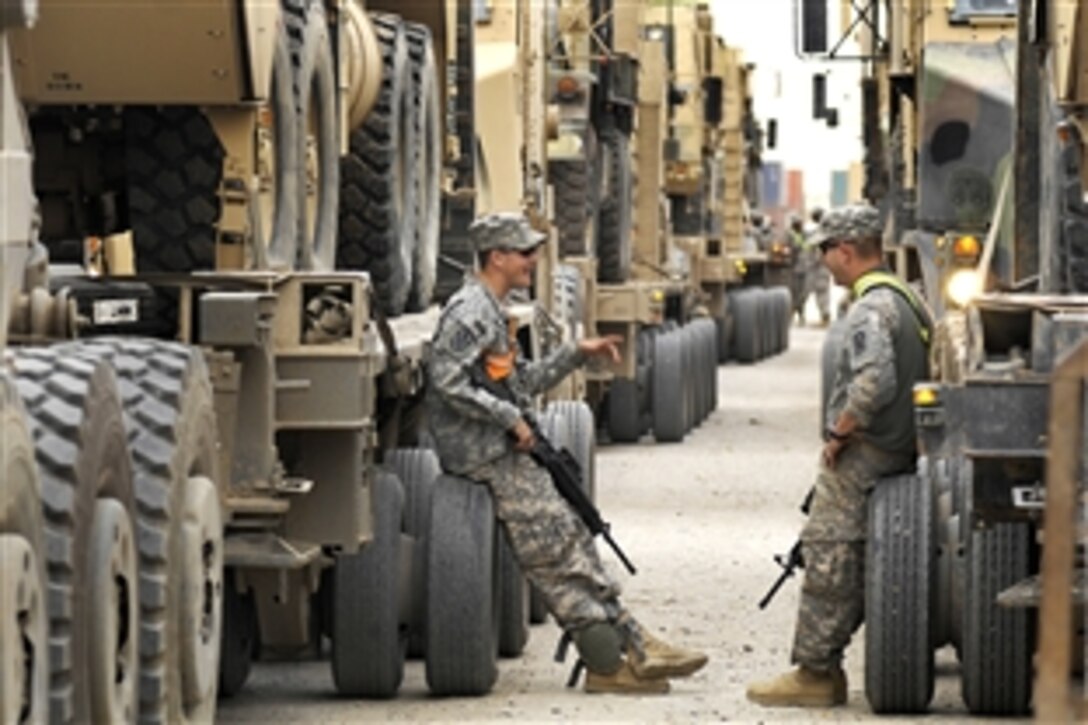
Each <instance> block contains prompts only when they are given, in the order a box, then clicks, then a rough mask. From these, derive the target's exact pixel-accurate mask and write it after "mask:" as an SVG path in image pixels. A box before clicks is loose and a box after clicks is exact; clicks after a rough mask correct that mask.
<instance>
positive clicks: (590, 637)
mask: <svg viewBox="0 0 1088 725" xmlns="http://www.w3.org/2000/svg"><path fill="white" fill-rule="evenodd" d="M571 639H573V640H574V646H575V647H577V648H578V656H579V657H580V658H581V660H582V662H584V663H585V665H586V669H588V670H589V671H590V672H593V673H595V674H599V675H611V674H613V673H614V672H616V670H618V669H619V668H620V665H621V664H622V663H623V637H622V636H621V635H620V633H619V632H618V631H617V630H616V627H615V626H614V625H612V624H611V623H609V622H595V623H594V624H590V625H587V626H585V627H582V628H581V629H578V630H575V631H574V632H572V633H571Z"/></svg>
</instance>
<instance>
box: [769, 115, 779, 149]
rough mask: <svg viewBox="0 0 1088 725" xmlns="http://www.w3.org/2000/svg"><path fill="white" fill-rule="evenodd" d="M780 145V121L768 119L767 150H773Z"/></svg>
mask: <svg viewBox="0 0 1088 725" xmlns="http://www.w3.org/2000/svg"><path fill="white" fill-rule="evenodd" d="M777 145H778V119H777V118H769V119H767V148H768V149H773V148H774V147H775V146H777Z"/></svg>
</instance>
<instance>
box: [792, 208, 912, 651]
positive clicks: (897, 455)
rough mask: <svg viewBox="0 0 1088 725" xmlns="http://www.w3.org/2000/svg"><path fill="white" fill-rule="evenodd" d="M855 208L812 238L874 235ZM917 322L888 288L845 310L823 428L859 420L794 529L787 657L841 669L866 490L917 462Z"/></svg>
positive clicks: (859, 584)
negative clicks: (795, 594)
mask: <svg viewBox="0 0 1088 725" xmlns="http://www.w3.org/2000/svg"><path fill="white" fill-rule="evenodd" d="M860 208H861V209H865V210H867V211H868V212H871V214H868V213H861V212H858V214H860V216H862V217H863V219H862V221H860V222H859V221H857V220H856V219H853V218H852V215H853V214H854V212H855V211H856V210H857V209H859V207H846V208H845V209H841V210H836V211H833V212H832V213H830V214H828V216H827V217H826V218H825V221H824V222H823V223H822V224H821V228H820V231H821V236H820V237H819V238H837V239H848V238H850V236H849V235H850V234H852V233H853V234H857V235H858V236H861V235H862V234H863V233H864V234H865V235H869V234H871V233H872V231H873V229H872V226H873V224H875V222H876V221H878V216H877V215H876V211H875V210H874V209H872V208H871V207H860ZM844 215H845V217H846V218H845V220H844V219H843V216H844ZM866 227H869V228H866ZM859 230H860V231H859ZM825 232H826V234H824V233H825ZM878 233H879V228H878V227H877V235H878ZM855 238H857V237H855ZM817 243H818V242H817ZM863 279H864V276H863ZM857 289H858V282H855V290H857ZM923 323H924V324H928V318H926V319H924V320H919V319H917V318H915V313H914V312H913V311H912V308H911V307H910V305H909V303H907V302H906V301H905V300H904V299H903V298H902V296H901V295H900V293H899V292H896V291H894V290H892V289H888V288H886V287H877V288H874V289H872V290H871V291H869V292H868V293H866V294H863V295H862V296H860V297H859V298H858V299H856V300H855V301H854V303H853V304H852V305H851V307H850V309H849V311H848V312H847V316H846V335H845V337H844V339H843V344H842V346H841V347H840V349H839V351H838V354H837V358H836V363H835V364H836V368H835V371H834V378H833V383H832V388H831V393H830V397H829V399H828V410H827V420H826V421H825V424H826V425H827V426H828V428H831V427H832V426H833V425H834V423H835V421H836V420H838V418H839V416H840V415H841V414H842V413H843V412H846V413H849V414H850V415H851V416H852V417H853V418H854V419H855V420H857V422H858V424H859V426H858V429H857V431H856V432H855V434H854V435H853V436H852V437H851V439H850V441H849V443H848V444H847V446H846V448H845V449H844V450H842V452H841V453H840V454H839V457H838V460H837V461H836V464H835V467H834V468H833V469H831V468H828V467H826V466H825V465H823V463H822V462H821V464H820V471H819V474H818V476H817V479H816V486H815V494H814V496H813V500H812V507H811V509H810V511H809V519H808V522H807V524H806V526H805V528H804V530H803V531H802V534H801V540H802V555H803V557H804V561H805V579H804V582H803V584H802V587H801V603H800V608H799V614H798V620H797V628H796V632H795V636H794V644H793V652H792V655H791V656H792V660H793V662H795V663H797V664H801V665H804V666H805V667H807V668H809V669H811V670H815V671H817V672H829V671H831V670H833V669H835V668H837V667H838V666H839V665H840V662H841V660H842V655H843V650H844V649H845V648H846V646H847V644H849V642H850V638H851V636H852V635H853V633H854V632H855V631H856V630H857V628H858V626H859V625H860V624H861V621H862V617H863V613H864V604H865V599H864V594H865V579H864V576H865V537H866V533H867V528H868V525H867V521H868V496H869V492H870V491H871V490H872V488H873V486H874V485H875V484H876V483H877V480H878V479H879V478H881V477H882V476H886V475H890V474H893V473H897V472H901V471H905V470H909V469H910V468H911V467H912V466H913V464H914V457H915V442H914V419H913V413H912V410H911V389H912V387H913V385H914V383H915V382H917V381H918V380H920V379H923V378H924V377H925V375H926V343H925V339H926V338H925V336H924V334H919V332H920V330H919V327H920V325H922V324H923Z"/></svg>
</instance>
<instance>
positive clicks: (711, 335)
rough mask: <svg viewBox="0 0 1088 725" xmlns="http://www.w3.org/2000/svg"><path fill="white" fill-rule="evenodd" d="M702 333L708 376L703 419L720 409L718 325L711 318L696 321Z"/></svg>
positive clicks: (706, 374)
mask: <svg viewBox="0 0 1088 725" xmlns="http://www.w3.org/2000/svg"><path fill="white" fill-rule="evenodd" d="M696 324H697V325H698V326H699V332H700V334H701V335H702V355H703V375H704V377H705V378H706V394H705V396H704V399H703V420H706V419H707V418H708V417H710V414H711V413H713V412H714V411H715V410H717V409H718V346H717V335H718V331H717V327H716V326H715V324H714V321H713V320H711V319H706V318H703V319H700V320H697V321H696Z"/></svg>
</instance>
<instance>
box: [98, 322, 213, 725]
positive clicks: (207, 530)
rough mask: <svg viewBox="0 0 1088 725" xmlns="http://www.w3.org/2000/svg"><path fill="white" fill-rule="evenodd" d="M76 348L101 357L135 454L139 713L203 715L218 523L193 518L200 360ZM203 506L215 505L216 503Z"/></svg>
mask: <svg viewBox="0 0 1088 725" xmlns="http://www.w3.org/2000/svg"><path fill="white" fill-rule="evenodd" d="M81 349H82V350H84V351H85V352H86V353H87V354H93V355H97V356H99V357H101V358H103V359H105V360H108V361H109V362H110V364H111V365H112V367H113V369H114V372H115V373H116V375H117V379H118V382H119V383H120V389H121V397H122V401H123V405H124V411H125V418H124V420H125V429H126V432H127V435H128V448H129V450H130V451H131V453H132V459H133V473H134V476H135V489H136V498H137V500H138V502H139V507H138V509H137V516H136V528H137V532H138V536H137V540H138V542H139V548H140V642H141V644H140V719H141V720H142V721H145V722H156V723H165V722H169V723H178V722H186V721H193V722H201V721H208V720H211V719H212V718H213V717H214V715H215V701H216V693H217V688H218V678H217V677H216V668H217V663H218V659H219V645H220V638H221V632H220V626H221V621H222V619H221V618H222V606H223V599H222V597H223V586H222V576H223V573H222V556H223V542H222V525H221V523H220V524H218V530H217V531H216V530H215V529H216V528H217V524H216V521H215V517H214V515H213V516H211V517H201V516H199V515H198V510H197V509H198V507H197V503H199V502H198V501H196V499H198V498H200V496H201V495H203V496H205V497H206V496H207V494H208V489H209V482H214V481H215V479H216V472H217V465H218V463H217V440H218V438H217V433H216V417H215V409H214V407H213V403H212V389H211V382H210V378H209V375H208V370H207V367H206V366H205V363H204V357H203V355H202V354H201V352H200V351H199V350H198V349H196V348H192V347H189V346H186V345H180V344H177V343H171V342H164V341H159V340H138V339H133V338H105V337H103V338H95V339H94V340H93V341H90V342H87V343H84V344H83V345H81ZM213 485H214V484H213ZM212 493H214V488H212ZM202 503H203V505H204V506H205V507H212V508H214V509H215V510H217V505H218V502H217V501H208V500H206V498H205V500H204V501H203V502H202ZM213 514H214V511H213ZM198 525H200V526H198ZM194 562H196V563H197V564H198V565H200V566H202V567H204V568H203V569H202V570H201V571H199V572H193V574H194V575H196V576H197V577H198V579H199V580H198V581H193V579H192V577H191V576H190V575H189V572H190V570H191V569H192V568H193V563H194ZM194 588H198V589H199V591H194ZM196 611H199V612H201V613H202V614H201V615H200V617H199V625H200V631H199V632H197V633H193V631H192V625H193V624H194V622H193V621H192V619H193V615H194V614H195V612H196ZM187 633H188V634H187Z"/></svg>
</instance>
